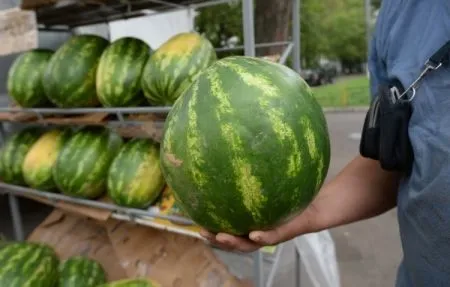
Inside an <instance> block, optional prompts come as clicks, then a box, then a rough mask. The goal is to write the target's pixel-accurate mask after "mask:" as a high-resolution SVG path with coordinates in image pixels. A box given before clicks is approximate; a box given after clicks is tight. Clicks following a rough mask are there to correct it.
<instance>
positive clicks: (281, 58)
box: [278, 43, 294, 65]
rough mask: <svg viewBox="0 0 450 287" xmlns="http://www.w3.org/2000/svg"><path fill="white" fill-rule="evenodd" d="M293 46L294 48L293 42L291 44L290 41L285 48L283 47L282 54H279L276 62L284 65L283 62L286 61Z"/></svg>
mask: <svg viewBox="0 0 450 287" xmlns="http://www.w3.org/2000/svg"><path fill="white" fill-rule="evenodd" d="M293 48H294V44H293V43H290V44H289V45H288V46H287V47H286V49H284V51H283V54H281V57H280V59H279V60H278V63H279V64H282V65H284V64H285V63H286V60H287V58H288V57H289V55H290V54H291V52H292V49H293Z"/></svg>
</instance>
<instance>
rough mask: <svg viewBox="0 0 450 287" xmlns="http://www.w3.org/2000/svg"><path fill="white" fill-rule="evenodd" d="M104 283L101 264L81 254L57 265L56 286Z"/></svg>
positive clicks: (70, 286) (92, 285)
mask: <svg viewBox="0 0 450 287" xmlns="http://www.w3.org/2000/svg"><path fill="white" fill-rule="evenodd" d="M105 283H106V273H105V270H104V269H103V267H102V265H101V264H100V263H98V262H97V261H95V260H92V259H89V258H87V257H83V256H73V257H70V258H68V259H67V260H65V261H64V262H62V263H61V264H60V266H59V285H58V287H96V286H98V285H101V284H105Z"/></svg>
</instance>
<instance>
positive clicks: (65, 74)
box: [43, 35, 109, 108]
mask: <svg viewBox="0 0 450 287" xmlns="http://www.w3.org/2000/svg"><path fill="white" fill-rule="evenodd" d="M108 44H109V42H108V41H107V40H105V39H104V38H102V37H99V36H96V35H76V36H73V37H72V38H70V39H69V40H68V41H66V42H65V43H64V44H63V45H62V46H61V47H59V48H58V50H56V52H55V53H54V54H53V56H52V57H51V59H50V62H49V63H48V66H47V69H46V70H45V73H44V75H43V85H44V90H45V94H46V95H47V97H48V98H49V99H50V101H52V102H53V103H54V104H55V105H57V106H59V107H62V108H73V107H91V106H97V105H98V104H99V100H98V98H97V94H96V90H95V76H96V72H97V67H98V62H99V60H100V56H101V55H102V53H103V51H104V50H105V48H106V47H107V46H108Z"/></svg>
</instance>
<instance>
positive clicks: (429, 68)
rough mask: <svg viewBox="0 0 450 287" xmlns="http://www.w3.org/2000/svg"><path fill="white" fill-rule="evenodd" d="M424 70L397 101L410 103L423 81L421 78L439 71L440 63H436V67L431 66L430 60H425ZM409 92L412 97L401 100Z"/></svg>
mask: <svg viewBox="0 0 450 287" xmlns="http://www.w3.org/2000/svg"><path fill="white" fill-rule="evenodd" d="M424 66H425V67H424V69H423V70H422V72H421V73H420V75H419V76H418V77H417V78H416V80H415V81H414V82H412V84H411V85H410V86H409V87H408V88H407V89H406V90H405V91H404V92H403V93H402V94H401V95H400V96H399V97H398V100H399V101H400V100H402V101H406V102H411V101H412V100H413V99H414V98H415V96H416V92H417V89H418V88H419V85H420V82H421V81H422V80H423V78H424V77H425V76H426V75H427V74H428V73H429V72H430V71H435V70H437V69H439V68H440V67H441V66H442V62H440V63H438V64H437V65H435V64H433V63H432V62H431V61H430V60H427V62H426V63H425V65H424ZM410 91H412V95H411V96H410V97H408V98H407V99H402V98H403V97H404V96H406V95H407V94H408V93H409V92H410Z"/></svg>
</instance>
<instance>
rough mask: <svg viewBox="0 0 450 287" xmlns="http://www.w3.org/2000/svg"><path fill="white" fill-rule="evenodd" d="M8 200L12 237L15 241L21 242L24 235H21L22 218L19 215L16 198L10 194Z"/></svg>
mask: <svg viewBox="0 0 450 287" xmlns="http://www.w3.org/2000/svg"><path fill="white" fill-rule="evenodd" d="M8 200H9V208H10V211H11V217H12V222H13V229H14V237H15V239H16V241H23V240H24V235H23V226H22V217H21V215H20V209H19V202H18V201H17V197H15V196H14V195H12V194H8Z"/></svg>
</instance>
